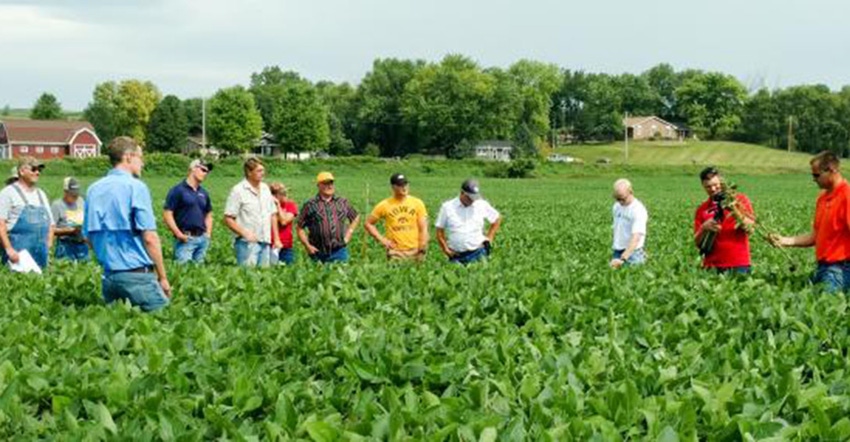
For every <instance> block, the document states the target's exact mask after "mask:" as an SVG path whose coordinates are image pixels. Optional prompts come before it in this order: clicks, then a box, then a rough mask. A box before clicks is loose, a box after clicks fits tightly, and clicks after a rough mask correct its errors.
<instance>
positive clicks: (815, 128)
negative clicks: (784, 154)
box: [775, 85, 850, 156]
mask: <svg viewBox="0 0 850 442" xmlns="http://www.w3.org/2000/svg"><path fill="white" fill-rule="evenodd" d="M775 98H776V103H777V107H778V108H779V112H778V117H779V118H780V119H781V122H780V123H779V124H780V125H781V127H783V128H784V129H785V131H783V133H782V135H781V138H780V141H779V144H780V145H779V146H777V147H784V146H785V145H786V143H787V142H788V138H787V135H786V133H787V132H786V131H787V127H788V126H787V124H788V119H789V118H790V119H791V122H792V129H793V132H794V140H795V143H794V144H795V146H796V149H797V150H800V151H803V152H810V153H815V152H818V151H821V150H825V149H826V150H831V151H833V152H835V153H837V154H839V155H842V156H846V155H847V154H848V137H850V134H848V129H847V126H846V125H845V121H846V118H847V116H846V114H844V111H845V107H844V105H843V100H842V97H841V94H839V93H833V92H831V91H830V89H829V87H827V86H824V85H814V86H793V87H789V88H787V89H784V90H780V91H778V92H776V94H775Z"/></svg>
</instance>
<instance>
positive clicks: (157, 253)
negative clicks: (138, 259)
mask: <svg viewBox="0 0 850 442" xmlns="http://www.w3.org/2000/svg"><path fill="white" fill-rule="evenodd" d="M142 235H143V237H144V243H145V250H146V251H147V252H148V256H150V258H151V261H153V265H154V268H155V269H156V275H157V278H158V279H159V280H160V281H164V280H168V276H167V275H166V273H165V263H164V262H163V260H162V244H161V243H160V241H159V235H158V234H157V233H156V232H155V231H153V230H146V231H145V232H144V233H143V234H142Z"/></svg>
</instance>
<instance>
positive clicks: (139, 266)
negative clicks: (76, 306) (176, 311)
mask: <svg viewBox="0 0 850 442" xmlns="http://www.w3.org/2000/svg"><path fill="white" fill-rule="evenodd" d="M108 151H109V161H110V162H111V163H112V167H113V169H112V170H111V171H109V173H108V174H107V175H106V176H105V177H103V178H101V179H99V180H97V181H95V182H94V184H92V185H91V186H89V190H88V193H87V194H86V200H87V204H86V216H85V220H84V221H83V234H84V235H85V236H86V237H87V238H88V240H89V242H90V243H91V245H92V249H93V250H94V254H95V256H96V257H97V261H98V263H100V265H101V267H103V289H102V290H103V299H104V301H106V302H107V303H112V302H115V301H118V300H127V301H129V302H130V304H132V305H134V306H138V307H139V308H141V309H142V310H143V311H146V312H149V311H153V310H158V309H160V308H163V307H165V306H166V305H168V302H169V299H170V298H171V284H169V282H168V276H167V275H166V274H165V264H164V263H163V260H162V245H161V243H160V240H159V235H158V234H157V233H156V218H155V216H154V211H153V205H152V203H151V194H150V190H148V186H146V185H145V183H143V182H142V180H141V179H139V177H140V176H141V174H142V167H143V166H144V161H143V160H142V148H141V146H139V145H138V143H136V141H135V140H134V139H132V138H130V137H118V138H115V139H114V140H112V142H111V143H109V148H108Z"/></svg>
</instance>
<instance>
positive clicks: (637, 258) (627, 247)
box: [610, 178, 649, 269]
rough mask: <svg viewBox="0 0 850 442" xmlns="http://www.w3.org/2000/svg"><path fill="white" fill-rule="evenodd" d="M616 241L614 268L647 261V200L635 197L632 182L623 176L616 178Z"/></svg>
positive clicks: (613, 211)
mask: <svg viewBox="0 0 850 442" xmlns="http://www.w3.org/2000/svg"><path fill="white" fill-rule="evenodd" d="M613 196H614V200H615V201H616V202H615V203H614V207H613V208H612V213H613V215H614V245H613V247H612V248H613V250H614V253H613V256H612V259H611V263H610V265H611V267H612V268H615V269H617V268H620V267H623V266H628V265H638V264H643V263H644V262H646V255H645V254H644V251H643V244H644V241H646V223H647V221H648V220H649V215H648V214H647V212H646V207H644V205H643V203H641V202H640V200H638V199H637V198H635V195H634V191H633V190H632V183H631V182H629V180H627V179H624V178H621V179H619V180H617V181H616V182H614V194H613Z"/></svg>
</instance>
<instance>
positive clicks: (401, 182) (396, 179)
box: [390, 173, 410, 186]
mask: <svg viewBox="0 0 850 442" xmlns="http://www.w3.org/2000/svg"><path fill="white" fill-rule="evenodd" d="M408 183H410V181H408V180H407V177H406V176H404V174H401V173H396V174H393V176H391V177H390V184H392V185H393V186H406V185H407V184H408Z"/></svg>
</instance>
